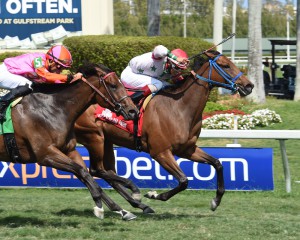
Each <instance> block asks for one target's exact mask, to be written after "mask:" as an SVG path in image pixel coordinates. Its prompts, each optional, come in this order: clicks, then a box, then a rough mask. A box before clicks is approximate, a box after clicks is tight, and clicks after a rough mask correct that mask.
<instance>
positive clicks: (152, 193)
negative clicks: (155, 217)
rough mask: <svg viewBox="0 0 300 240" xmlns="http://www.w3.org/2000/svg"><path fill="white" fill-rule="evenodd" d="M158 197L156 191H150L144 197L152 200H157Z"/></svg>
mask: <svg viewBox="0 0 300 240" xmlns="http://www.w3.org/2000/svg"><path fill="white" fill-rule="evenodd" d="M157 196H158V194H157V192H156V191H149V192H147V193H146V194H145V195H144V197H146V198H150V199H156V197H157Z"/></svg>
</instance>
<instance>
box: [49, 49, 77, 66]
mask: <svg viewBox="0 0 300 240" xmlns="http://www.w3.org/2000/svg"><path fill="white" fill-rule="evenodd" d="M46 58H47V59H49V60H52V61H54V62H56V63H58V64H60V65H62V66H64V67H66V68H69V67H71V65H72V63H73V60H72V55H71V53H70V51H69V50H68V49H67V48H66V47H65V46H63V45H56V46H53V47H51V48H50V49H49V50H48V52H47V54H46Z"/></svg>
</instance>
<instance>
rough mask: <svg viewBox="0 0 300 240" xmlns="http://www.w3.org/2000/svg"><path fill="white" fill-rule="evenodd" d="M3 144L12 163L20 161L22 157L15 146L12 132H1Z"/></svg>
mask: <svg viewBox="0 0 300 240" xmlns="http://www.w3.org/2000/svg"><path fill="white" fill-rule="evenodd" d="M3 138H4V144H5V148H6V151H7V153H8V155H9V157H10V159H11V161H12V162H13V163H20V162H22V157H21V155H20V152H19V148H18V146H17V142H16V139H15V134H14V133H5V134H3Z"/></svg>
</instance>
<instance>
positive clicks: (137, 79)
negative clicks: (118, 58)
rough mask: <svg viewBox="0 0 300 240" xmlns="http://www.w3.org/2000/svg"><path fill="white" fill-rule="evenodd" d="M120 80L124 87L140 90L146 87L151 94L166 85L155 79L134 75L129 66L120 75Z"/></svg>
mask: <svg viewBox="0 0 300 240" xmlns="http://www.w3.org/2000/svg"><path fill="white" fill-rule="evenodd" d="M121 80H122V82H123V84H124V86H125V87H127V88H133V89H136V88H142V87H145V86H146V85H147V86H148V87H149V88H150V90H151V92H157V91H159V90H160V89H162V87H163V86H164V85H165V84H167V83H166V82H164V81H163V82H162V81H160V80H158V79H156V78H153V77H150V76H147V75H143V74H137V73H134V72H133V71H132V70H131V68H130V67H129V66H127V67H126V68H125V69H124V71H123V72H122V74H121Z"/></svg>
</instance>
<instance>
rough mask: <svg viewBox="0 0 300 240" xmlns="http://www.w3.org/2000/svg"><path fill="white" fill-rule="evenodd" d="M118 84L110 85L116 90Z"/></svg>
mask: <svg viewBox="0 0 300 240" xmlns="http://www.w3.org/2000/svg"><path fill="white" fill-rule="evenodd" d="M117 87H118V86H117V84H111V86H110V88H111V89H112V90H116V89H117Z"/></svg>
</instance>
